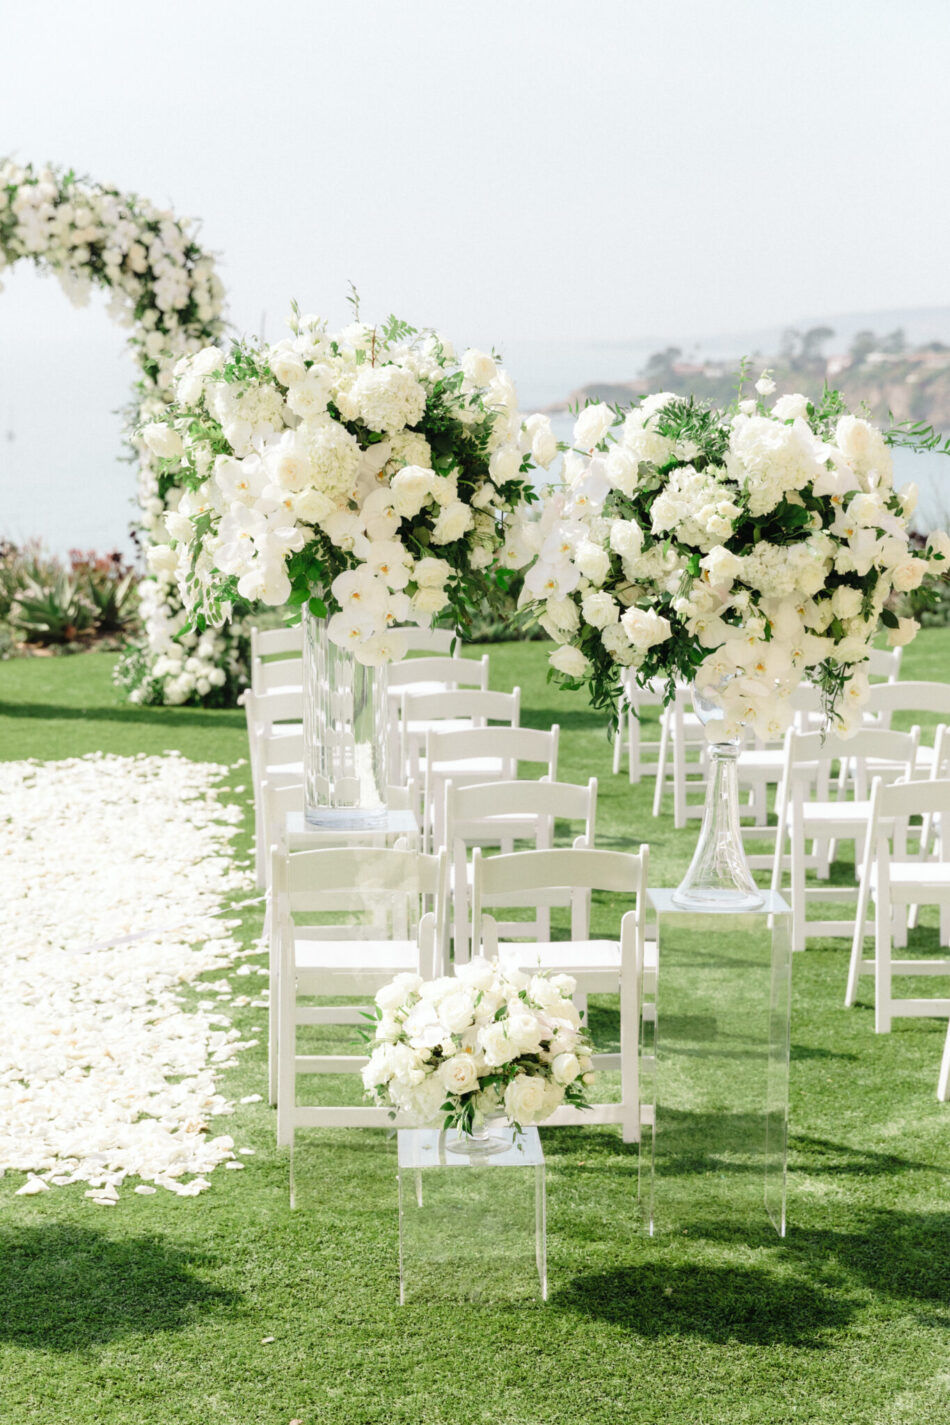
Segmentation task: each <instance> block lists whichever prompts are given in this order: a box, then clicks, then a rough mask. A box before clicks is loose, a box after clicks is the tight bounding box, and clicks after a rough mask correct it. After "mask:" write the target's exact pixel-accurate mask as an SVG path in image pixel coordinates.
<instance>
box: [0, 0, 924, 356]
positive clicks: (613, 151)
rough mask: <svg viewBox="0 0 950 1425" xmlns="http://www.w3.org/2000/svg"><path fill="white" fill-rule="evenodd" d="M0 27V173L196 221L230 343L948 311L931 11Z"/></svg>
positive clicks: (623, 330)
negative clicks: (353, 315)
mask: <svg viewBox="0 0 950 1425" xmlns="http://www.w3.org/2000/svg"><path fill="white" fill-rule="evenodd" d="M4 8H5V9H6V10H7V13H6V15H5V17H4V56H5V61H6V62H5V64H4V77H3V87H2V92H0V152H2V151H3V150H4V149H6V150H7V151H14V152H15V153H16V154H17V156H18V157H20V158H21V159H33V160H34V161H42V160H45V159H47V158H51V159H54V160H57V161H60V162H63V163H65V164H67V165H69V164H71V165H73V166H74V167H76V168H78V169H79V170H85V171H87V172H88V173H89V174H91V175H92V176H94V177H96V178H99V179H102V180H111V181H113V182H115V183H117V184H118V185H119V186H120V187H128V188H133V189H137V190H139V191H141V192H142V193H145V194H147V195H148V196H150V197H151V198H153V199H154V200H156V201H163V202H164V201H166V200H167V201H169V202H171V203H172V204H173V205H174V207H175V208H176V209H177V210H178V211H179V212H186V213H194V214H197V215H199V216H201V217H202V218H203V220H204V233H205V238H206V241H207V242H208V243H209V244H210V245H211V246H212V247H214V248H215V249H217V250H218V251H219V252H220V253H221V257H222V265H223V271H224V275H225V279H226V281H227V284H228V288H229V291H230V294H231V308H232V312H233V315H234V318H235V320H236V321H237V323H238V324H239V325H240V326H242V327H252V328H256V327H257V325H258V323H259V318H260V313H261V311H262V310H266V311H267V312H268V313H269V314H270V315H271V321H272V323H274V324H276V322H277V321H278V319H279V317H280V316H281V315H282V314H283V312H284V310H285V308H286V303H287V299H288V297H289V296H290V295H291V294H293V295H296V296H297V297H298V298H299V299H300V301H301V302H302V303H303V305H304V306H305V307H306V308H309V309H319V310H328V311H330V313H331V315H333V316H342V315H343V313H344V306H343V302H342V293H343V291H344V289H345V284H346V282H347V280H348V279H350V278H352V279H353V280H354V281H356V283H357V285H358V286H359V287H360V289H361V290H362V292H363V294H364V300H365V306H366V309H367V312H369V313H372V314H375V313H377V312H384V311H388V310H390V309H395V310H397V311H399V312H400V313H402V314H404V315H406V316H407V317H408V318H410V319H411V320H413V321H416V322H418V323H420V324H423V323H434V324H439V325H441V326H443V327H445V328H446V329H447V330H448V331H450V332H461V333H464V334H466V335H467V334H469V333H471V334H472V335H473V336H477V337H478V339H480V340H492V339H494V340H496V341H504V340H505V339H525V338H529V337H535V338H543V339H550V338H561V339H563V338H582V339H598V340H602V339H608V340H611V339H622V338H635V337H640V336H649V335H651V334H654V333H656V334H661V335H664V334H667V333H674V334H676V333H684V332H686V333H693V332H695V333H696V334H702V333H704V332H712V331H718V330H732V329H736V328H748V327H750V326H763V325H770V324H772V323H782V322H784V321H787V320H790V319H793V318H795V317H796V316H799V315H801V314H803V313H811V312H845V311H850V310H855V309H858V310H861V309H870V308H880V307H890V306H912V305H930V304H943V303H945V302H947V301H948V300H950V276H948V261H947V233H948V230H950V200H948V197H947V185H946V182H945V177H946V162H947V160H946V154H947V148H948V140H950V85H948V84H947V80H946V66H947V60H948V41H950V5H948V4H947V0H901V3H898V0H834V3H828V0H757V3H746V0H650V3H641V0H480V3H475V0H470V2H467V0H305V3H300V2H299V0H271V3H270V4H267V3H262V0H187V3H183V0H164V3H163V4H161V5H137V4H133V3H129V0H119V3H102V0H99V2H98V3H97V0H84V3H82V4H81V5H66V4H64V3H62V0H34V3H32V4H31V5H29V6H13V4H12V0H8V5H7V6H5V7H4ZM0 320H2V319H0Z"/></svg>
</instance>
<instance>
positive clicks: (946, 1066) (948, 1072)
mask: <svg viewBox="0 0 950 1425" xmlns="http://www.w3.org/2000/svg"><path fill="white" fill-rule="evenodd" d="M937 1098H938V1099H939V1100H940V1102H941V1103H946V1101H947V1099H948V1098H950V1023H948V1024H947V1037H946V1039H945V1040H944V1044H943V1058H942V1059H941V1060H940V1073H939V1074H938V1075H937Z"/></svg>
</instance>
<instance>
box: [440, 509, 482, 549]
mask: <svg viewBox="0 0 950 1425" xmlns="http://www.w3.org/2000/svg"><path fill="white" fill-rule="evenodd" d="M473 520H474V516H473V514H472V511H471V509H470V508H469V506H468V505H466V504H464V503H463V501H461V500H455V501H453V503H452V504H451V505H443V507H442V509H441V510H440V511H439V515H438V518H437V519H436V522H435V525H434V526H433V530H432V543H433V544H453V543H454V542H455V540H457V539H461V538H462V535H463V534H465V533H466V531H467V530H470V529H471V528H472V523H473Z"/></svg>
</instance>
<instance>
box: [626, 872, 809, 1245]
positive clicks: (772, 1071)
mask: <svg viewBox="0 0 950 1425" xmlns="http://www.w3.org/2000/svg"><path fill="white" fill-rule="evenodd" d="M647 895H648V897H649V900H650V903H651V905H652V907H653V910H654V912H655V914H656V921H657V939H658V964H659V969H658V973H657V978H656V991H655V1002H653V1003H651V1002H649V1001H648V1000H647V1001H646V1002H645V1003H644V1006H643V1020H642V1042H641V1080H640V1082H641V1096H642V1103H643V1110H644V1112H643V1113H642V1117H643V1119H644V1120H645V1121H646V1122H647V1123H649V1122H650V1121H651V1119H652V1125H653V1127H652V1131H651V1130H650V1129H649V1128H647V1129H645V1130H644V1137H643V1140H642V1142H641V1159H640V1202H641V1208H642V1211H643V1214H644V1219H645V1221H646V1222H647V1223H648V1227H649V1232H650V1234H651V1235H653V1234H654V1233H658V1232H667V1231H674V1232H681V1233H688V1232H689V1231H690V1229H691V1228H695V1227H698V1226H700V1225H703V1226H706V1225H711V1224H713V1223H714V1222H715V1221H716V1220H719V1221H720V1222H722V1223H725V1224H727V1225H728V1229H729V1231H730V1232H734V1231H739V1232H741V1231H745V1230H748V1231H749V1232H750V1233H760V1232H761V1231H762V1229H763V1228H765V1229H767V1228H768V1224H769V1223H771V1225H772V1227H773V1228H774V1229H775V1231H776V1232H777V1233H778V1234H779V1236H780V1237H784V1235H785V1192H786V1160H787V1139H788V1062H789V1022H790V1014H791V911H790V910H789V907H788V906H787V904H786V903H785V901H784V900H783V899H782V897H781V896H779V895H776V894H775V893H774V892H763V901H764V903H763V906H762V908H761V910H754V911H742V912H732V911H716V910H703V911H695V910H684V909H682V908H681V907H679V906H677V905H675V904H674V902H673V899H672V896H673V892H672V891H671V890H666V889H662V890H660V889H653V890H649V891H648V892H647Z"/></svg>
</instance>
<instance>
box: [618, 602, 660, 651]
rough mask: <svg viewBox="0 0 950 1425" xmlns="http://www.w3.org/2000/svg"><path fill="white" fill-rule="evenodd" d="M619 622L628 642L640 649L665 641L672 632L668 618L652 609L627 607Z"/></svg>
mask: <svg viewBox="0 0 950 1425" xmlns="http://www.w3.org/2000/svg"><path fill="white" fill-rule="evenodd" d="M620 622H621V624H622V625H623V629H624V632H625V633H626V635H627V637H628V638H629V640H630V642H631V643H632V644H633V645H634V647H635V648H639V649H642V650H646V649H649V648H652V647H653V646H654V645H655V644H657V643H665V642H666V640H667V639H668V638H669V636H670V634H671V632H672V629H671V628H670V623H669V620H668V619H665V618H663V617H662V616H661V615H660V614H658V613H655V612H654V610H653V609H638V608H631V609H627V611H626V613H625V614H624V615H623V617H622V618H621V620H620Z"/></svg>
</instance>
